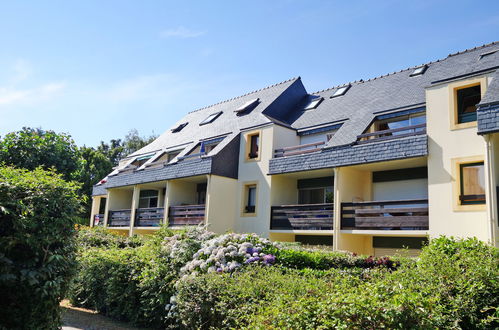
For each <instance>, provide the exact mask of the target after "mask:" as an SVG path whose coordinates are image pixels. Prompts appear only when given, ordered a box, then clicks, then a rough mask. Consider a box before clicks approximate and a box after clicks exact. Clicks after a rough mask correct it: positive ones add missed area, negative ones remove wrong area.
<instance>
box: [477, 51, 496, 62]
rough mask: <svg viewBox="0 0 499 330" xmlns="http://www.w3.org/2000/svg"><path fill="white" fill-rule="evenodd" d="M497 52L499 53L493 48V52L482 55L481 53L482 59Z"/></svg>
mask: <svg viewBox="0 0 499 330" xmlns="http://www.w3.org/2000/svg"><path fill="white" fill-rule="evenodd" d="M495 53H497V50H493V51H491V52H488V53H484V54H481V55H480V59H481V60H482V59H484V58H485V57H487V56H490V55H493V54H495Z"/></svg>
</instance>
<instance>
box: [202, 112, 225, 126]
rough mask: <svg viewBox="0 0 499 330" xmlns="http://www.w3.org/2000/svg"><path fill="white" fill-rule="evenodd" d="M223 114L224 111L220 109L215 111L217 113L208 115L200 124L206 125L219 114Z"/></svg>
mask: <svg viewBox="0 0 499 330" xmlns="http://www.w3.org/2000/svg"><path fill="white" fill-rule="evenodd" d="M221 114H222V111H219V112H215V113H212V114H211V115H209V116H208V117H206V119H205V120H203V121H202V122H200V123H199V126H201V125H206V124H209V123H212V122H213V121H214V120H215V119H217V118H218V116H220V115H221Z"/></svg>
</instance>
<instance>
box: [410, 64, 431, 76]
mask: <svg viewBox="0 0 499 330" xmlns="http://www.w3.org/2000/svg"><path fill="white" fill-rule="evenodd" d="M426 69H428V65H423V66H420V67H419V68H416V69H414V71H412V73H411V74H410V76H411V77H414V76H419V75H422V74H423V73H425V71H426Z"/></svg>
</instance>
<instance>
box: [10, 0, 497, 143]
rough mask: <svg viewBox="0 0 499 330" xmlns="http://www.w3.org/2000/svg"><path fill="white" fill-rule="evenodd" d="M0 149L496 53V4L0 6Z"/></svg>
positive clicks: (114, 134) (95, 138) (90, 136)
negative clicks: (54, 134)
mask: <svg viewBox="0 0 499 330" xmlns="http://www.w3.org/2000/svg"><path fill="white" fill-rule="evenodd" d="M0 31H2V32H1V33H0V135H2V136H3V135H5V134H6V133H8V132H11V131H14V130H18V129H20V128H21V127H23V126H30V127H42V128H44V129H52V130H55V131H58V132H67V133H69V134H71V135H72V136H73V138H74V139H75V141H76V143H77V144H79V145H83V144H86V145H88V146H96V145H97V144H98V143H99V142H100V141H101V140H104V141H108V140H110V139H111V138H120V137H123V136H124V135H125V134H126V133H127V132H128V131H129V130H130V129H132V128H136V129H138V130H139V132H140V133H141V134H142V135H149V134H151V133H152V132H155V133H158V134H159V133H162V132H163V131H165V130H166V129H168V128H169V127H171V126H172V125H173V124H174V123H175V122H177V121H178V120H179V119H180V118H181V117H182V116H183V115H184V114H185V113H186V112H188V111H191V110H195V109H197V108H200V107H203V106H206V105H210V104H213V103H216V102H218V101H221V100H224V99H227V98H231V97H234V96H238V95H241V94H244V93H246V92H250V91H252V90H255V89H259V88H262V87H265V86H268V85H271V84H274V83H277V82H280V81H283V80H287V79H289V78H292V77H296V76H301V77H302V80H303V82H304V84H305V87H306V88H307V90H308V91H309V92H314V91H317V90H322V89H325V88H328V87H331V86H335V85H338V84H341V83H345V82H348V81H353V80H358V79H364V80H365V79H368V78H372V77H375V76H379V75H382V74H386V73H389V72H393V71H398V70H400V69H404V68H407V67H410V66H415V65H419V64H421V63H424V62H428V61H432V60H435V59H438V58H443V57H445V56H447V55H448V54H449V53H453V52H456V51H460V50H464V49H466V48H472V47H475V46H478V45H482V44H484V43H489V42H493V41H498V40H499V34H498V33H497V32H498V31H499V1H484V0H482V1H476V0H475V1H411V2H410V1H304V0H303V1H291V0H289V1H268V0H267V1H256V0H253V1H124V0H120V1H90V0H85V1H79V2H76V1H1V0H0Z"/></svg>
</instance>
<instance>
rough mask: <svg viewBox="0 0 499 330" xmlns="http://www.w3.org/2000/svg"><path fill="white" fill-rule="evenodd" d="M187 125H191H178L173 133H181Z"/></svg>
mask: <svg viewBox="0 0 499 330" xmlns="http://www.w3.org/2000/svg"><path fill="white" fill-rule="evenodd" d="M187 124H189V123H182V124H180V125H178V126H177V127H175V128H172V133H177V132H180V131H181V130H182V129H183V128H184V127H185V126H187Z"/></svg>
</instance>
